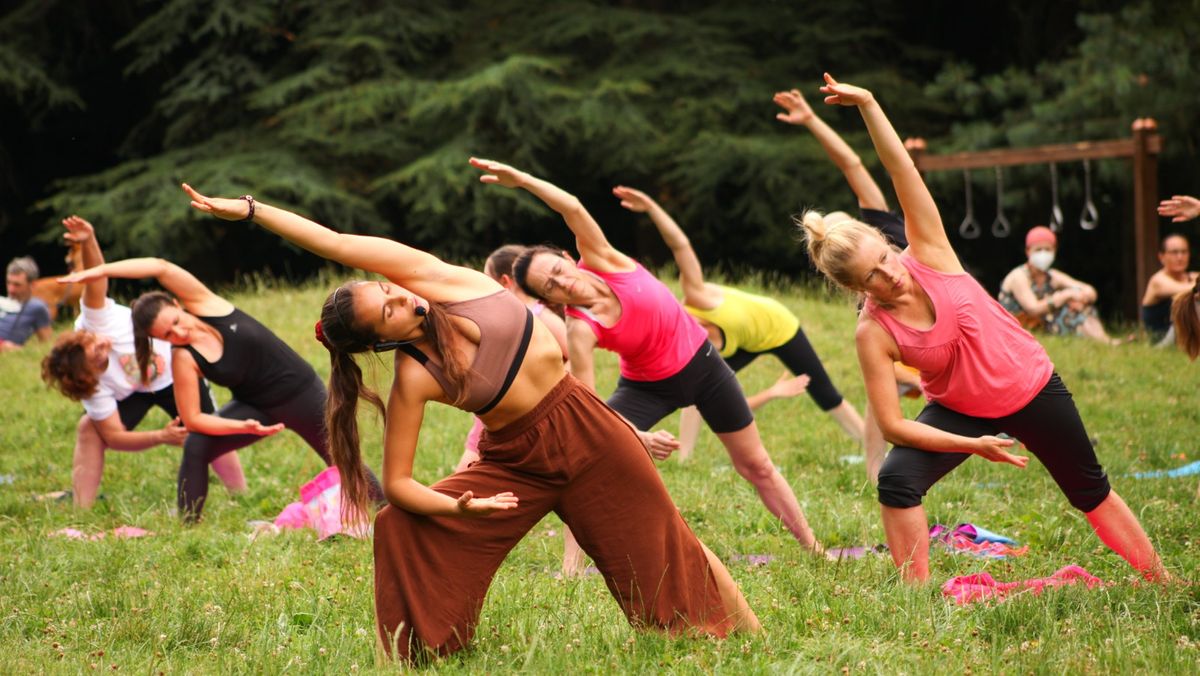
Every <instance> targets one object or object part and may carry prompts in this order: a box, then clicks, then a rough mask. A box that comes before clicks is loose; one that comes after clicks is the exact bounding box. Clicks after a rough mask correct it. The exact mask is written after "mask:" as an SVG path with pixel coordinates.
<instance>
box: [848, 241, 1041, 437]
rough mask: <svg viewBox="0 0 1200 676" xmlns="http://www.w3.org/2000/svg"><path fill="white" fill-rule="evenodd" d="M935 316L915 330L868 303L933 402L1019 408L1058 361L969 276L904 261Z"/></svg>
mask: <svg viewBox="0 0 1200 676" xmlns="http://www.w3.org/2000/svg"><path fill="white" fill-rule="evenodd" d="M900 261H901V262H902V263H904V267H906V268H908V271H909V273H910V274H912V276H913V279H914V280H916V282H917V283H918V284H920V285H921V288H923V289H925V293H927V294H929V299H930V300H931V301H932V302H933V309H934V312H935V313H936V319H935V320H934V324H933V326H932V327H930V328H929V329H927V330H924V331H922V330H920V329H914V328H912V327H909V326H906V325H904V324H902V323H901V322H899V321H897V320H896V319H895V318H894V317H892V315H891V314H889V313H888V312H887V311H886V310H884V309H883V308H880V307H879V306H878V305H876V304H875V303H874V302H873V301H872V300H871V299H869V298H868V299H867V302H866V304H864V305H863V311H864V312H866V313H867V314H868V316H870V317H871V318H872V319H874V320H875V321H877V322H879V324H880V325H881V326H883V328H884V329H885V330H887V332H888V333H890V334H891V335H892V338H893V339H895V341H896V345H898V346H899V347H900V358H901V361H903V362H904V363H905V364H908V365H909V366H912V367H914V368H916V369H918V370H919V371H920V372H921V386H922V387H923V388H924V390H925V396H926V398H927V399H928V400H929V401H936V402H938V403H939V404H941V405H943V406H945V407H946V408H949V409H952V410H954V411H958V412H959V413H965V414H967V415H972V416H976V417H980V418H999V417H1002V416H1006V415H1010V414H1012V413H1016V412H1017V411H1019V410H1021V409H1022V408H1024V407H1025V405H1026V404H1028V403H1029V402H1030V401H1032V400H1033V398H1034V397H1035V396H1037V393H1038V392H1040V391H1041V389H1042V388H1043V387H1045V385H1046V383H1047V382H1049V380H1050V376H1051V374H1052V373H1053V372H1054V364H1052V363H1051V362H1050V357H1049V356H1047V355H1046V350H1045V349H1044V348H1042V346H1041V344H1040V343H1038V342H1037V340H1036V339H1035V338H1034V337H1033V336H1031V335H1030V334H1029V332H1028V331H1026V330H1025V329H1023V328H1021V325H1020V324H1018V323H1017V320H1016V319H1015V318H1014V317H1013V316H1012V315H1011V314H1009V313H1008V311H1007V310H1005V309H1004V308H1003V307H1002V306H1001V305H1000V303H997V302H996V299H995V298H992V297H991V295H989V294H988V292H987V291H985V290H984V288H983V287H982V286H980V284H979V282H977V281H975V278H974V277H972V276H971V275H969V274H967V273H965V272H964V273H959V274H953V275H951V274H946V273H944V272H938V271H937V270H934V269H932V268H930V267H928V266H926V265H924V264H922V263H921V262H920V261H918V260H917V259H915V258H913V257H912V256H911V255H909V254H908V253H907V252H905V253H904V254H902V255H901V256H900Z"/></svg>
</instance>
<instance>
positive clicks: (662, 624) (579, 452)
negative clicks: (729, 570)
mask: <svg viewBox="0 0 1200 676" xmlns="http://www.w3.org/2000/svg"><path fill="white" fill-rule="evenodd" d="M479 451H480V456H481V459H480V460H479V461H478V462H476V463H474V464H473V465H471V466H470V467H469V468H468V469H466V470H465V471H463V472H460V473H458V474H455V475H453V476H450V477H447V478H446V479H443V480H441V481H439V482H438V483H436V484H434V485H433V487H432V488H433V489H434V490H436V491H438V492H440V493H444V494H446V495H449V496H451V497H455V498H457V497H458V496H459V495H461V494H462V493H463V492H465V491H468V490H470V491H474V493H475V495H476V496H478V497H486V496H491V495H494V494H496V493H500V492H502V491H512V492H513V493H514V494H516V496H517V497H518V498H519V499H520V505H519V506H518V507H517V508H516V509H512V510H507V511H502V512H495V513H493V514H491V515H488V516H485V517H479V518H463V517H446V516H423V515H419V514H413V513H411V512H406V511H404V510H401V509H397V508H395V507H392V506H388V507H385V508H384V509H383V510H382V511H380V512H379V515H378V516H377V517H376V519H375V614H376V621H377V623H378V631H379V637H380V640H381V641H382V642H383V644H384V646H385V649H386V650H387V652H388V653H389V654H392V655H394V656H395V657H398V658H400V659H410V658H415V657H418V656H419V655H417V654H414V653H418V652H421V651H428V652H431V653H436V654H439V655H445V654H449V653H451V652H453V651H455V650H458V649H459V648H462V647H463V646H464V645H466V644H467V643H468V642H469V641H470V639H471V636H472V634H473V632H474V630H475V625H476V623H477V622H478V618H479V613H480V610H481V609H482V607H483V599H484V595H485V594H487V590H488V586H489V585H490V584H491V582H492V576H493V575H494V574H495V572H496V569H497V568H498V567H499V566H500V563H501V562H502V561H503V560H504V557H505V556H507V555H508V552H509V550H511V549H512V548H513V546H515V545H516V544H517V542H518V541H519V540H520V539H521V538H522V537H523V536H524V535H525V533H526V532H528V531H529V529H530V528H532V527H533V526H534V525H535V524H537V522H538V521H540V520H541V519H542V517H543V516H545V515H546V514H547V513H548V512H550V511H554V512H555V513H557V514H558V515H559V516H560V517H561V518H562V520H563V521H564V522H565V523H566V524H567V525H568V526H570V528H571V531H572V532H573V533H574V534H575V537H576V539H577V540H578V541H579V544H580V546H582V547H583V550H584V551H585V552H587V553H588V555H589V556H591V557H592V559H593V560H594V561H595V562H596V567H597V568H598V569H599V570H600V572H601V573H602V574H603V575H604V580H605V582H606V583H607V585H608V589H609V591H610V592H611V593H612V595H613V597H615V598H616V600H617V603H619V604H620V605H621V609H622V610H623V611H624V612H625V615H626V617H627V618H628V619H629V622H630V624H632V625H633V626H635V627H653V628H659V629H662V630H665V631H667V632H670V633H679V632H684V631H689V630H694V631H701V632H706V633H710V634H715V635H717V636H721V637H724V636H725V635H726V634H727V633H728V632H729V631H730V630H731V628H732V626H733V621H732V618H730V617H728V616H727V614H726V612H725V608H724V605H723V604H722V602H721V596H720V593H719V591H718V589H717V584H716V580H715V579H714V577H713V574H712V571H711V570H710V569H709V565H708V560H707V558H706V557H705V554H704V550H703V548H702V547H701V545H700V541H699V540H698V539H697V538H696V536H695V534H693V533H692V531H691V529H690V528H688V526H687V524H686V523H685V522H684V521H683V517H682V516H680V514H679V510H678V509H676V507H675V505H674V503H672V502H671V498H670V496H669V495H667V489H666V486H664V485H663V482H662V479H661V478H660V477H659V475H658V471H657V470H656V469H655V467H654V463H653V461H652V460H651V459H650V456H649V454H647V453H646V450H645V448H644V447H643V446H642V444H641V441H640V440H639V439H638V437H637V435H636V434H634V432H633V429H632V428H631V427H630V426H629V425H628V424H627V423H625V422H624V421H623V420H622V419H621V418H620V417H619V416H617V414H616V413H614V412H613V411H612V409H610V408H608V406H606V405H605V404H604V402H602V401H601V400H600V399H598V398H597V397H596V395H595V394H593V393H592V392H591V391H590V390H589V389H588V388H587V387H586V386H584V385H582V384H581V383H580V382H579V381H578V380H576V379H574V378H572V377H571V376H569V375H568V376H567V377H565V378H564V379H563V381H562V382H560V383H559V384H558V385H557V386H555V388H554V389H553V390H551V392H550V393H549V394H547V395H546V397H545V399H543V400H542V401H541V402H540V403H539V404H538V405H537V406H536V407H535V408H534V409H533V410H532V411H530V412H529V413H527V414H526V415H524V416H522V417H521V418H520V419H518V420H517V421H516V422H514V423H512V424H510V425H508V426H506V427H505V428H504V429H502V430H499V431H497V432H494V433H493V432H486V431H485V432H484V435H483V439H482V441H481V443H480V445H479Z"/></svg>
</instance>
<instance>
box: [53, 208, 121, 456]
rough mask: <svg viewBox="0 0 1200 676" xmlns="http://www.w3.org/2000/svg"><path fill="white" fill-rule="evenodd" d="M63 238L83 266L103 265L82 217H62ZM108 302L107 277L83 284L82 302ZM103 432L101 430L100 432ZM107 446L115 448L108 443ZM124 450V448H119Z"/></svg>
mask: <svg viewBox="0 0 1200 676" xmlns="http://www.w3.org/2000/svg"><path fill="white" fill-rule="evenodd" d="M62 224H63V227H65V228H66V229H67V231H66V232H64V233H63V239H65V240H67V241H68V242H71V243H73V244H78V245H79V246H80V249H81V250H82V252H83V267H84V268H94V267H96V266H98V265H104V254H102V253H100V243H99V242H97V241H96V229H95V228H93V227H92V224H91V223H88V222H87V221H85V220H84V219H82V218H80V217H78V216H75V215H71V216H67V217H66V218H64V219H63V222H62ZM107 302H108V277H101V278H99V279H97V280H95V281H93V282H92V283H90V284H85V285H84V286H83V304H84V306H85V307H90V308H93V309H96V310H102V309H104V306H105V304H106V303H107ZM101 433H103V431H102V432H101ZM109 448H117V447H116V446H113V445H112V444H109ZM120 450H126V449H120Z"/></svg>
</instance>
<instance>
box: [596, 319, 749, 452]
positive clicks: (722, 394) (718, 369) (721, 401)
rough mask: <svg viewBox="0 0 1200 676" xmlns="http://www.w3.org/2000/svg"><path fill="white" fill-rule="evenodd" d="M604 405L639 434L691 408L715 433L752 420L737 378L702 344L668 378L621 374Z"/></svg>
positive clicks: (733, 429)
mask: <svg viewBox="0 0 1200 676" xmlns="http://www.w3.org/2000/svg"><path fill="white" fill-rule="evenodd" d="M606 403H607V404H608V405H609V407H611V408H612V409H613V410H614V411H616V412H617V413H620V414H621V415H623V416H625V418H626V419H627V420H628V421H629V422H631V423H633V426H634V427H636V428H638V429H639V430H643V431H645V430H648V429H650V428H651V427H653V426H654V424H655V423H657V422H658V421H659V420H662V419H663V418H664V417H666V416H667V415H669V414H671V413H673V412H675V411H677V410H679V409H681V408H683V407H684V406H692V405H693V404H694V405H695V406H696V408H697V409H699V411H700V417H702V418H704V422H705V423H707V424H708V428H709V429H711V430H712V431H713V432H716V433H717V434H724V433H726V432H737V431H738V430H742V429H745V428H746V427H747V426H749V425H750V423H752V422H754V414H753V413H751V412H750V405H749V404H747V403H746V395H745V393H743V392H742V386H741V385H740V384H738V380H737V377H736V376H734V375H733V371H731V370H729V367H728V366H726V364H725V362H724V361H723V360H722V359H721V355H719V354H718V353H717V348H715V347H713V345H712V343H710V342H708V341H707V340H706V341H704V344H703V345H701V346H700V349H699V350H697V351H696V354H695V355H694V356H693V357H692V359H691V361H689V362H688V363H687V365H686V366H684V367H683V368H682V369H680V370H679V372H678V373H676V374H675V375H673V376H670V377H667V378H663V379H662V380H654V381H644V380H629V379H628V378H625V377H624V376H621V378H620V379H619V380H618V381H617V389H616V391H615V392H613V393H612V396H611V397H609V398H608V401H607V402H606Z"/></svg>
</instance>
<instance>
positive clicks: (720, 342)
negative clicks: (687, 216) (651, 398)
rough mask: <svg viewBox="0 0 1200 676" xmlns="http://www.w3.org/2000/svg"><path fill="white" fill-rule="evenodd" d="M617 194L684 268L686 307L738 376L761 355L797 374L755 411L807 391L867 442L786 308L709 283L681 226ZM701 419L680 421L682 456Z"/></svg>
mask: <svg viewBox="0 0 1200 676" xmlns="http://www.w3.org/2000/svg"><path fill="white" fill-rule="evenodd" d="M613 194H614V195H616V196H617V198H618V199H620V200H621V206H623V207H625V208H626V209H628V210H630V211H634V212H637V213H644V214H646V215H647V216H649V217H650V220H651V221H653V222H654V227H656V228H658V233H659V235H661V236H662V238H663V242H665V243H666V245H667V247H668V248H670V249H671V254H672V255H673V256H674V257H675V265H677V266H678V267H679V284H680V286H682V287H683V306H684V308H685V309H686V310H687V311H688V314H690V315H692V316H693V317H695V318H696V319H697V320H699V321H700V325H701V326H703V327H704V328H705V330H707V331H708V339H709V341H710V342H712V344H713V345H715V346H716V347H717V349H718V350H719V351H720V353H721V356H722V357H724V358H725V361H726V362H727V363H728V364H729V366H730V368H732V369H733V370H734V371H739V370H741V369H742V368H744V367H745V366H746V365H748V364H749V363H750V362H752V361H754V360H755V359H756V358H757V357H758V356H759V355H760V354H764V353H768V352H769V353H771V354H774V355H775V356H776V357H778V358H779V360H780V361H782V362H783V363H784V365H785V366H787V367H788V369H789V370H790V371H791V372H792V373H793V374H795V377H794V378H787V377H786V376H785V377H784V378H781V379H780V380H779V381H778V382H776V383H775V384H774V385H772V386H771V387H768V388H767V389H765V390H763V391H762V392H759V393H758V394H755V395H753V396H751V397H748V398H747V401H748V402H749V403H750V407H751V408H758V407H759V406H762V405H763V404H765V403H767V402H768V401H770V400H771V399H775V398H778V397H781V396H796V395H798V394H800V393H801V392H805V391H807V392H808V394H809V396H811V397H812V399H813V402H814V403H816V404H817V405H818V406H820V407H821V410H822V411H825V412H826V413H828V414H829V415H830V416H831V417H832V418H833V419H834V420H836V421H837V423H838V425H840V426H841V428H842V429H843V430H844V431H845V432H846V434H848V435H849V436H850V437H851V438H852V439H854V440H855V441H857V442H859V443H861V442H862V441H863V420H862V417H860V416H859V414H858V411H857V410H855V408H854V406H853V405H852V404H851V403H850V402H848V401H846V400H845V399H844V398H843V397H842V395H841V393H840V392H838V390H837V388H836V387H835V386H834V384H833V381H832V380H830V378H829V375H828V374H827V373H826V372H825V367H824V366H823V365H822V364H821V360H820V358H819V357H817V353H816V351H815V350H813V348H812V345H811V344H809V342H808V337H807V336H805V335H804V331H803V329H801V328H800V320H799V319H797V318H796V315H794V314H792V312H791V311H790V310H788V309H787V308H786V307H784V306H783V304H782V303H780V302H779V301H777V300H775V299H773V298H767V297H766V296H759V295H756V294H752V293H746V292H745V291H739V290H738V289H734V288H731V287H728V286H722V285H720V284H713V283H711V282H705V281H704V268H703V267H701V265H700V258H699V257H698V256H696V251H695V250H694V249H693V248H692V244H691V242H689V241H688V238H687V235H686V234H684V232H683V229H682V228H680V227H679V224H678V223H676V222H675V220H674V219H673V218H671V216H670V214H668V213H667V212H666V211H665V210H663V208H662V206H660V205H659V204H658V202H655V201H654V200H653V199H652V198H651V197H650V196H648V195H646V193H644V192H642V191H640V190H635V189H634V188H627V187H625V186H618V187H616V188H613ZM699 430H700V418H699V415H698V414H697V413H696V411H695V409H694V408H689V409H685V410H684V413H683V414H682V416H681V420H680V431H679V437H680V445H681V448H680V457H686V456H687V454H688V453H690V452H691V449H692V447H693V446H694V445H695V441H696V435H697V434H698V433H699Z"/></svg>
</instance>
